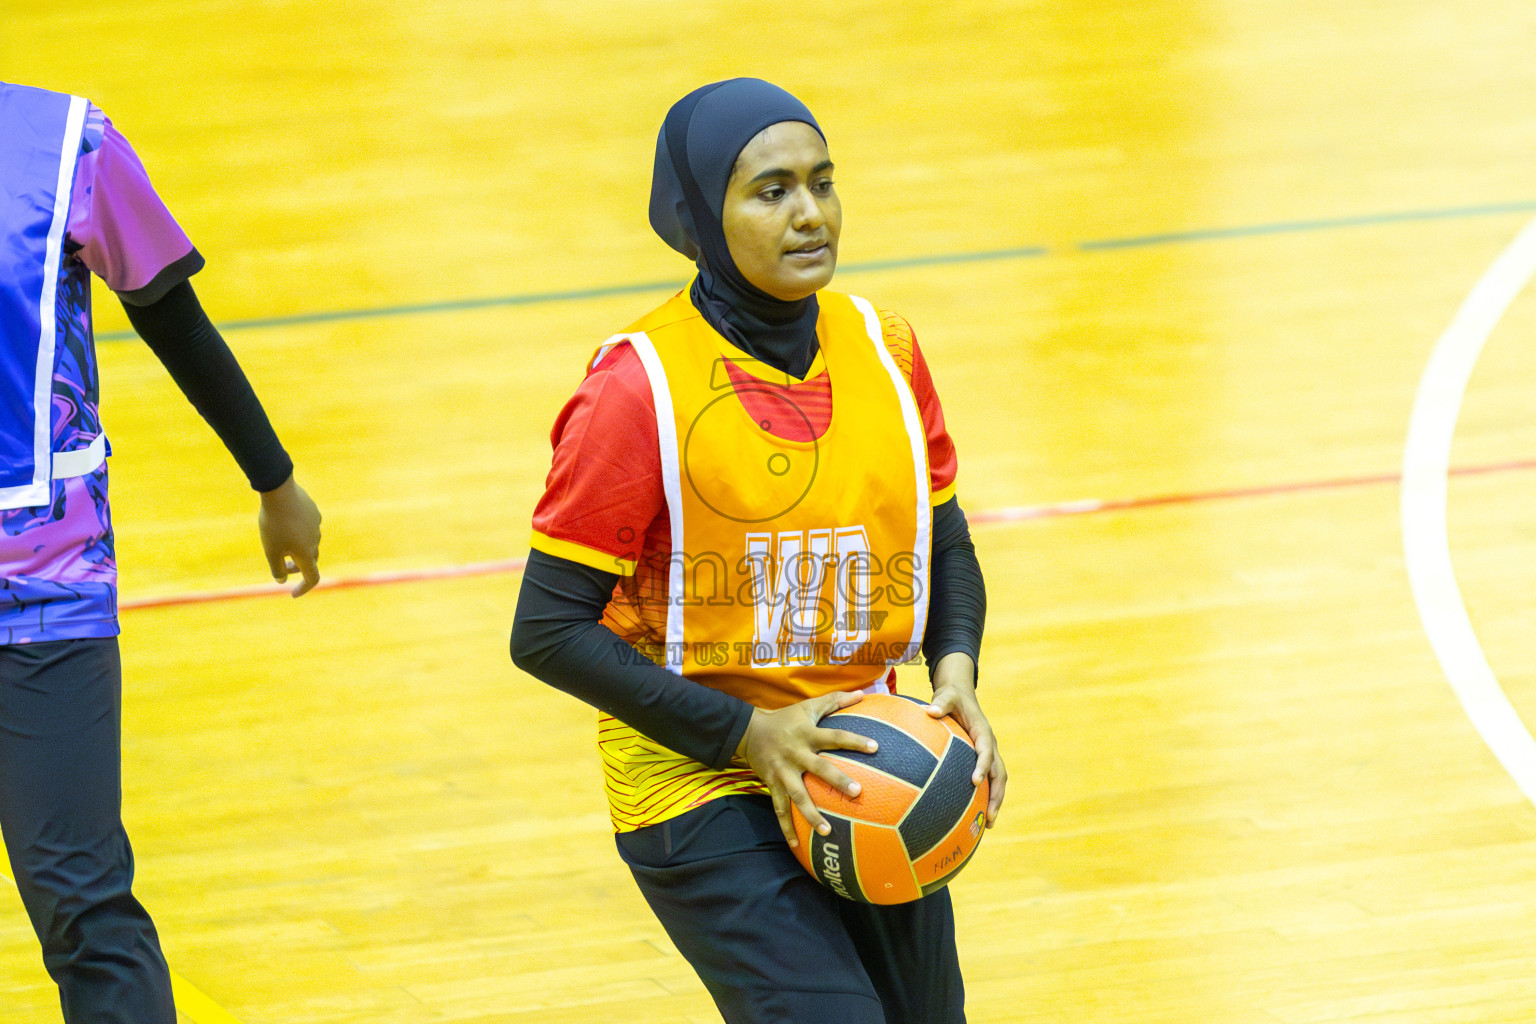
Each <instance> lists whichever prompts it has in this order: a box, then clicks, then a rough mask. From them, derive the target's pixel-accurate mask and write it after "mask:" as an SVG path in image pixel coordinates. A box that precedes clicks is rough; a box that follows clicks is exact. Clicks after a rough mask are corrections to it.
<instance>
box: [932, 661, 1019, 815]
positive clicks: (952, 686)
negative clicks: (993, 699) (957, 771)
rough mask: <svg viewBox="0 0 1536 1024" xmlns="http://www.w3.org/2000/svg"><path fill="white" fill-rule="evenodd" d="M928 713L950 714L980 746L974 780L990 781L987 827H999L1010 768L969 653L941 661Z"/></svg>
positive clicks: (972, 779) (988, 785)
mask: <svg viewBox="0 0 1536 1024" xmlns="http://www.w3.org/2000/svg"><path fill="white" fill-rule="evenodd" d="M928 713H929V714H930V715H932V716H933V717H934V718H943V717H944V716H945V715H950V716H952V717H953V718H954V720H955V721H957V722H959V723H960V727H961V728H962V729H964V730H965V731H966V733H967V734H968V735H969V736H970V737H971V742H972V743H973V744H975V745H976V771H975V772H974V773H973V774H972V776H971V781H972V782H973V783H975V784H976V785H980V784H981V780H982V779H983V778H985V779H986V780H987V828H991V827H992V826H993V825H996V824H997V815H998V813H999V812H1000V811H1001V810H1002V809H1003V790H1005V789H1006V788H1007V787H1008V769H1007V768H1005V767H1004V766H1003V756H1002V755H1001V754H999V753H998V751H997V737H996V736H994V735H993V734H992V726H991V724H990V723H989V722H988V721H987V716H986V715H984V714H982V711H981V702H980V701H978V700H977V699H976V663H975V662H974V661H972V660H971V659H970V657H969V656H968V655H966V654H962V653H959V652H955V653H952V654H946V655H945V656H944V657H942V658H940V659H939V663H938V665H936V666H934V671H933V700H932V701H931V702H930V703H929V705H928Z"/></svg>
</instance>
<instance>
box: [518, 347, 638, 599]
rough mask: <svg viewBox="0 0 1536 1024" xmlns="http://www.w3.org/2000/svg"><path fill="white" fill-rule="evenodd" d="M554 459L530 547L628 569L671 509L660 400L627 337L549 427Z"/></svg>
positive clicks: (583, 561)
mask: <svg viewBox="0 0 1536 1024" xmlns="http://www.w3.org/2000/svg"><path fill="white" fill-rule="evenodd" d="M550 443H551V444H552V445H553V446H554V450H555V453H554V460H553V463H552V464H551V466H550V470H549V476H548V477H547V478H546V479H545V482H544V496H543V497H542V498H541V499H539V504H538V507H537V508H536V509H535V510H534V513H533V547H534V548H535V549H537V550H539V551H542V552H544V553H545V554H548V555H555V556H556V557H559V558H566V559H570V560H571V561H573V562H580V563H581V564H583V565H590V566H592V567H593V568H596V569H602V570H603V571H604V572H616V573H619V574H621V575H629V574H631V573H633V572H634V571H635V560H636V558H637V556H638V553H639V550H640V545H641V543H642V541H643V540H644V538H645V536H646V530H647V528H648V527H649V526H650V525H651V523H652V522H653V521H654V520H655V519H656V517H657V516H658V515H660V514H663V513H664V512H665V511H666V494H665V492H664V491H663V489H662V481H661V455H660V452H659V450H658V447H657V440H656V407H655V403H654V401H653V400H652V398H651V385H650V380H649V378H647V377H646V375H645V367H644V365H643V364H642V363H641V362H640V357H639V355H637V354H636V353H635V351H634V349H633V348H631V347H630V346H629V344H627V343H624V344H620V345H618V346H615V347H614V348H612V349H610V350H609V351H608V352H606V353H605V354H604V356H603V359H602V360H601V361H600V362H599V363H598V364H597V366H596V367H595V368H593V369H592V370H590V371H589V372H588V373H587V377H586V379H585V380H583V381H582V382H581V386H580V387H578V388H577V389H576V394H575V395H573V396H572V397H571V400H570V401H569V402H567V403H566V404H565V408H564V409H562V410H561V411H560V415H559V417H558V418H556V420H555V427H554V430H552V431H551V432H550Z"/></svg>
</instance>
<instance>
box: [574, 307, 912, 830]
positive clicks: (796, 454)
mask: <svg viewBox="0 0 1536 1024" xmlns="http://www.w3.org/2000/svg"><path fill="white" fill-rule="evenodd" d="M818 300H819V304H820V307H821V315H820V319H819V320H818V322H817V339H818V342H819V346H820V350H821V358H822V359H823V360H824V362H825V365H826V370H827V374H828V376H829V379H830V382H831V392H832V416H831V420H830V423H829V424H828V426H827V428H826V429H825V431H824V432H823V433H822V434H821V436H819V437H816V438H814V439H813V440H806V441H791V440H786V439H784V438H782V437H779V436H775V434H774V433H770V432H769V430H768V429H767V426H768V424H767V422H766V421H762V420H754V418H753V416H752V415H751V414H749V412H748V410H747V407H746V406H745V405H744V404H743V402H742V399H741V397H740V391H741V388H742V387H748V388H750V386H751V385H750V384H746V385H742V384H739V383H738V384H737V385H735V386H733V385H732V382H731V374H730V372H729V369H728V368H727V366H726V362H725V361H726V360H727V359H730V360H731V361H732V362H733V363H737V364H740V363H742V362H746V361H748V359H747V357H746V356H745V355H744V354H743V353H742V352H740V350H738V349H736V348H734V347H733V346H731V345H730V344H729V343H728V342H727V341H726V340H725V339H724V338H722V337H721V336H720V335H719V334H718V333H717V332H716V331H715V330H714V329H713V328H711V327H710V326H709V324H708V323H707V322H706V321H705V320H704V319H703V317H701V316H700V315H699V313H698V311H697V310H696V309H694V307H693V305H692V303H691V302H690V301H689V299H688V296H687V292H683V293H681V294H679V295H678V296H677V297H675V298H674V299H673V300H672V301H670V302H668V303H667V304H666V305H664V306H662V307H661V308H660V309H658V310H656V311H655V312H653V313H651V314H650V315H649V316H647V317H645V318H644V319H642V320H640V321H639V322H638V323H636V324H635V325H634V326H633V327H632V328H631V329H630V330H629V331H628V332H627V333H626V334H624V335H620V336H618V337H616V338H613V339H611V340H610V344H615V343H618V342H620V341H626V340H627V341H629V342H630V344H631V345H632V346H633V347H634V349H635V351H636V352H637V354H638V355H639V356H640V359H641V362H642V363H643V364H644V366H645V370H646V374H647V376H648V377H649V379H650V384H651V391H652V397H653V399H654V402H655V408H656V422H657V440H658V445H659V449H660V454H661V466H662V478H663V485H664V490H665V494H666V501H667V511H668V515H669V518H670V522H671V531H672V537H671V540H672V552H671V557H670V561H669V563H668V564H667V566H665V578H666V580H667V599H666V602H665V609H666V624H665V644H664V645H663V648H662V651H661V654H660V657H658V660H661V661H664V663H665V665H666V667H667V668H668V669H669V670H671V671H673V672H676V673H678V674H680V675H683V676H685V677H687V678H689V679H691V680H693V681H695V682H697V683H700V684H702V685H705V686H712V687H715V688H716V689H719V690H723V691H725V692H727V693H730V694H733V695H735V696H737V697H740V698H741V699H743V700H745V701H747V702H749V703H751V704H754V705H756V706H758V707H763V708H779V707H784V706H785V705H788V704H792V703H795V702H796V701H800V700H804V699H806V698H808V697H814V696H819V695H821V694H824V693H827V692H830V691H834V690H858V689H865V688H870V687H872V686H876V685H880V684H881V683H882V682H883V680H884V679H885V677H886V674H887V672H888V667H889V666H890V665H893V664H897V663H900V662H903V661H907V660H909V659H911V658H912V657H914V656H916V654H917V653H918V650H919V647H920V644H921V642H922V637H923V629H924V626H925V623H926V618H927V597H928V593H927V591H928V556H929V548H930V540H931V535H930V531H931V514H932V513H931V506H930V494H929V487H928V481H929V474H928V455H927V443H926V439H925V437H924V431H923V425H922V420H921V417H920V416H919V413H918V410H917V403H916V401H915V399H914V398H913V395H912V391H911V388H910V386H909V385H908V383H907V380H906V378H905V377H903V376H902V373H901V370H900V369H899V368H898V367H897V365H896V363H895V361H894V360H893V359H892V357H891V355H890V353H889V351H888V350H887V347H886V344H885V340H884V337H883V334H882V328H881V323H880V319H879V317H878V316H877V315H876V313H875V310H874V309H873V307H871V306H870V304H869V303H867V302H865V301H864V300H863V299H858V298H853V297H850V296H845V295H838V294H835V293H829V292H822V293H820V294H819V296H818ZM760 397H762V398H763V399H764V400H766V401H769V402H771V401H773V400H777V401H778V402H779V403H781V404H782V406H783V408H782V412H781V413H776V415H783V416H803V414H802V413H800V412H799V410H798V409H797V408H796V407H795V406H794V405H792V404H791V403H790V402H788V401H787V400H786V399H784V398H782V396H780V395H778V394H776V393H772V392H769V391H767V390H766V389H765V390H764V391H763V392H761V394H760ZM753 405H754V407H758V408H759V413H758V414H759V415H760V416H761V415H762V413H761V407H762V406H763V405H764V402H762V401H758V402H754V403H753ZM803 433H804V434H805V435H806V436H810V432H809V431H805V432H803ZM600 738H601V742H600V745H601V747H602V749H603V754H604V760H605V767H606V768H607V771H606V773H605V774H606V777H607V780H608V784H607V789H608V795H609V800H610V805H611V809H612V811H613V815H614V824H615V827H617V828H618V829H619V830H621V831H623V830H627V829H630V828H636V827H639V826H641V825H645V824H651V823H654V822H657V821H663V820H666V819H667V818H669V817H672V816H674V815H676V814H680V813H682V812H683V811H686V810H688V809H689V808H691V807H693V806H697V805H698V804H699V803H702V802H703V801H704V800H706V799H713V798H715V797H718V796H723V795H726V794H727V793H731V792H757V793H762V792H766V791H767V790H766V788H765V787H764V786H763V785H762V783H761V782H760V781H759V780H758V779H757V777H756V776H755V775H754V774H753V773H752V772H751V770H750V769H747V768H745V767H744V766H743V767H736V768H730V769H726V770H725V771H716V770H713V769H710V768H708V767H706V766H704V765H702V764H699V763H698V762H696V761H693V760H691V759H689V758H686V757H683V756H682V755H679V754H676V753H673V752H672V751H669V750H667V749H666V748H664V747H661V746H660V745H658V744H656V743H654V742H653V741H651V740H649V739H648V738H646V737H644V736H642V735H641V734H639V733H637V732H635V731H634V730H633V729H630V728H629V727H628V726H625V725H623V724H622V723H620V722H617V721H615V720H613V719H611V718H606V717H605V718H604V720H603V723H602V731H601V737H600Z"/></svg>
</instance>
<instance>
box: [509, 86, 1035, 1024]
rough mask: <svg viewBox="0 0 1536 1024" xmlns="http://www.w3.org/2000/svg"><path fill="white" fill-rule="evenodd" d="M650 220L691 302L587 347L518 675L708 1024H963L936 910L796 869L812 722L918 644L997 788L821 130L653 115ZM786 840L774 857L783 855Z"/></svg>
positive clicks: (924, 468)
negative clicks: (561, 714) (594, 787)
mask: <svg viewBox="0 0 1536 1024" xmlns="http://www.w3.org/2000/svg"><path fill="white" fill-rule="evenodd" d="M650 216H651V223H652V226H653V227H654V228H655V229H656V231H657V233H658V234H659V235H660V236H661V237H662V239H663V240H664V241H666V242H667V244H669V245H671V246H672V247H673V248H675V249H677V250H678V251H679V252H681V253H683V254H684V255H685V256H687V257H689V258H690V259H692V260H694V261H695V263H696V264H697V267H698V275H697V277H696V278H695V279H694V280H693V283H692V284H691V286H690V287H689V288H688V289H687V290H686V291H684V292H682V293H680V294H678V295H677V296H675V297H673V298H672V299H671V300H670V301H669V302H667V303H666V304H664V305H663V306H661V307H660V308H659V309H657V310H655V311H653V312H652V313H651V314H649V315H648V316H646V317H643V318H642V319H641V320H640V321H638V322H637V323H635V324H634V325H632V326H631V327H630V328H629V330H627V331H626V332H624V333H623V334H621V335H618V336H616V337H615V338H613V339H611V340H610V341H609V342H608V343H607V344H606V345H604V346H602V347H601V348H600V349H599V350H598V352H597V354H596V357H595V358H594V359H593V361H592V362H591V364H590V366H589V369H588V373H587V376H586V379H585V380H584V381H583V382H582V384H581V386H580V387H579V388H578V389H577V391H576V394H575V396H574V397H573V398H572V399H571V401H570V402H569V403H568V404H567V405H566V407H565V409H564V411H562V413H561V414H560V417H559V419H558V420H557V421H556V423H555V428H554V432H553V443H554V462H553V468H552V469H551V471H550V474H549V479H548V483H547V489H546V491H545V494H544V497H543V499H542V500H541V501H540V503H539V505H538V508H537V509H536V510H535V512H534V534H533V550H532V552H531V553H530V554H529V558H528V568H527V572H526V575H525V576H524V581H523V587H522V592H521V595H520V597H519V601H518V608H517V615H516V621H515V623H514V625H513V632H512V657H513V660H514V661H515V662H516V663H517V664H518V665H519V666H520V667H522V668H523V669H524V670H526V671H528V672H530V673H532V674H534V675H536V676H538V677H539V678H541V679H543V680H545V681H547V682H549V683H551V684H552V685H554V686H557V687H559V688H560V689H563V690H566V691H568V692H570V693H572V694H574V695H576V696H578V697H580V698H581V699H583V700H585V701H587V702H588V703H591V704H593V705H595V706H596V707H597V708H598V709H599V710H600V711H601V712H602V716H601V719H600V730H599V746H600V748H601V751H602V755H603V759H604V768H605V777H606V789H607V793H608V798H609V805H610V808H611V812H612V817H613V823H614V827H615V830H616V832H617V843H618V848H619V853H620V855H621V856H622V857H623V859H624V860H625V862H626V863H627V864H628V865H629V867H630V870H631V872H632V873H633V875H634V877H635V880H636V882H637V883H638V884H639V887H640V890H641V892H642V893H643V894H644V896H645V898H646V900H647V901H648V902H649V903H650V905H651V907H652V909H653V910H654V911H655V913H656V915H657V916H658V918H659V919H660V920H661V922H662V924H663V925H664V926H665V928H666V929H667V933H668V934H669V935H670V936H671V938H672V940H673V942H674V943H675V944H676V945H677V947H678V949H679V950H681V951H682V953H683V954H684V955H685V956H686V957H687V958H688V960H689V962H690V963H691V964H692V965H693V967H694V968H695V970H697V972H698V974H699V977H700V978H701V979H702V980H703V982H704V984H705V986H706V987H707V988H708V990H709V992H710V994H711V995H712V996H713V997H714V999H715V1002H716V1005H717V1006H718V1007H719V1009H720V1012H721V1013H722V1014H723V1015H724V1017H725V1019H726V1020H727V1021H729V1022H732V1024H736V1022H768V1021H774V1022H783V1021H810V1020H837V1021H840V1022H842V1024H897V1022H902V1024H952V1022H959V1021H963V1020H964V995H963V988H962V981H961V974H960V968H959V960H958V955H957V952H956V946H955V939H954V918H953V914H952V910H951V905H950V897H949V893H948V890H946V889H941V890H939V891H937V892H935V893H933V894H932V895H930V896H927V897H925V898H923V899H920V900H917V901H915V902H912V903H907V904H902V905H897V906H873V905H867V904H862V903H855V902H852V901H849V900H845V899H842V898H841V897H839V896H836V895H834V894H833V893H832V892H831V891H829V890H827V889H825V888H823V887H822V886H820V885H819V884H818V883H817V882H816V881H814V880H813V879H812V878H811V876H810V875H809V874H808V873H807V872H805V871H804V870H803V869H802V868H801V867H800V865H799V863H798V862H797V861H796V860H795V858H794V855H793V854H792V853H791V851H790V849H789V845H793V844H794V842H795V838H794V832H793V828H792V825H791V818H790V810H789V809H790V806H791V805H794V806H796V807H798V808H799V809H800V811H801V812H802V813H803V814H804V815H805V817H806V818H807V819H808V821H809V822H810V823H811V824H812V825H813V826H815V827H819V828H821V829H822V830H823V831H825V828H826V824H825V821H824V820H823V819H822V817H821V815H820V814H819V813H818V812H817V811H816V809H815V806H814V805H813V804H812V802H811V800H810V798H809V796H808V795H807V793H806V790H805V786H804V782H803V779H802V775H803V773H804V772H807V771H810V772H814V773H816V774H817V775H818V776H820V777H821V778H822V779H824V780H826V781H827V782H829V783H830V784H832V785H835V786H838V787H839V788H841V789H843V790H844V791H846V792H848V793H850V794H856V793H857V789H858V787H857V786H856V785H855V784H854V783H853V782H852V781H851V780H850V779H848V778H847V776H845V775H844V774H843V773H842V772H840V771H838V770H837V769H836V768H835V767H834V766H833V765H832V763H831V762H830V761H828V760H826V759H824V758H821V757H820V756H818V751H821V750H828V749H833V748H847V749H854V750H861V749H868V744H869V741H868V740H867V739H865V738H864V737H862V736H857V735H854V734H852V733H848V732H844V731H842V730H836V729H823V728H820V727H819V726H818V724H817V723H818V722H819V720H820V719H821V718H822V717H823V716H824V715H826V714H828V713H830V712H831V711H833V710H835V709H837V708H840V707H846V706H848V705H850V704H853V703H857V701H858V700H859V699H861V696H862V694H863V693H871V692H880V691H885V692H889V691H890V689H891V688H892V687H893V685H894V682H893V681H894V678H895V673H894V671H893V670H892V669H890V668H889V666H890V665H892V664H895V663H898V662H901V661H905V660H909V659H911V658H913V657H915V656H916V655H917V654H918V651H919V649H921V651H922V653H923V654H924V655H925V656H926V658H927V661H928V664H929V665H930V670H931V676H932V683H933V696H932V701H931V711H932V713H933V714H935V715H943V714H953V715H954V716H955V717H956V719H957V720H958V721H960V722H961V724H962V725H963V726H964V727H965V728H966V729H967V730H968V731H969V733H970V735H971V737H972V738H973V740H974V741H975V744H976V748H977V751H978V754H979V757H978V761H977V768H976V779H975V781H976V782H977V783H979V782H980V781H981V779H982V778H983V777H986V778H988V779H989V781H990V785H991V796H990V802H989V805H988V808H987V821H988V825H989V826H990V825H991V824H992V823H994V822H995V821H996V820H997V814H998V811H999V808H1000V807H1001V804H1002V800H1003V791H1004V787H1005V783H1006V772H1005V770H1004V767H1003V761H1002V758H1001V757H1000V756H999V755H998V751H997V744H996V741H995V739H994V737H993V734H992V729H991V727H990V726H989V725H988V723H987V719H986V716H985V715H984V714H983V713H982V710H981V707H980V705H979V703H978V702H977V698H976V686H975V672H976V660H977V657H978V654H979V651H980V643H981V632H982V623H983V619H984V616H985V594H984V590H983V584H982V577H981V570H980V567H979V565H978V564H977V562H976V557H975V551H974V548H973V547H972V545H971V542H970V536H969V531H968V529H967V526H966V521H965V516H964V513H962V512H961V510H960V507H959V505H958V503H957V502H956V500H955V498H954V496H953V489H954V488H953V481H954V474H955V455H954V449H953V446H952V444H951V442H950V439H949V435H948V434H947V432H946V431H945V429H944V421H943V414H942V412H941V411H940V407H939V402H938V399H937V397H936V396H935V395H934V392H933V384H932V381H931V379H930V377H929V374H928V371H927V367H926V365H925V364H924V362H923V359H922V355H921V353H920V352H919V351H918V348H917V345H916V341H915V339H914V337H913V335H912V332H911V329H910V327H908V325H907V324H906V322H905V321H904V320H902V319H901V318H899V317H897V316H894V315H892V314H889V313H882V312H880V311H877V310H876V309H875V308H874V307H872V306H870V305H869V304H868V303H866V302H864V301H863V300H860V299H853V298H850V297H848V296H844V295H835V294H832V293H830V292H823V291H822V288H823V287H824V286H825V285H826V284H827V283H828V281H829V280H830V279H831V277H832V272H833V268H834V266H835V265H836V259H837V245H838V239H839V233H840V231H841V227H842V210H841V207H840V205H839V202H838V198H837V193H836V191H835V189H834V187H833V180H832V161H831V159H830V157H829V155H828V150H827V145H826V142H825V139H824V138H823V136H822V133H821V129H820V127H819V126H818V125H817V122H816V120H815V118H814V117H812V116H811V113H810V111H809V110H807V109H806V108H805V106H804V105H803V104H801V103H800V102H799V101H798V100H796V99H795V98H794V97H793V96H791V95H789V94H788V93H786V92H784V91H783V90H781V89H779V88H777V87H775V86H773V85H770V84H768V83H766V82H762V81H758V80H754V79H734V80H731V81H727V82H720V83H716V84H714V85H709V86H705V87H704V88H701V89H699V90H697V91H695V92H693V93H691V94H689V95H688V96H686V97H684V98H683V99H682V100H681V101H679V102H678V103H677V104H676V105H675V106H674V107H673V108H672V109H671V111H670V112H669V113H668V115H667V118H666V121H665V124H664V125H663V127H662V130H661V134H660V137H659V139H658V141H657V152H656V165H655V172H654V179H653V185H652V193H651V209H650ZM787 844H788V845H787Z"/></svg>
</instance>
